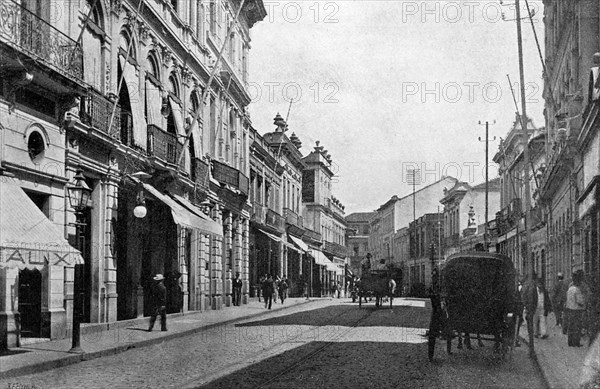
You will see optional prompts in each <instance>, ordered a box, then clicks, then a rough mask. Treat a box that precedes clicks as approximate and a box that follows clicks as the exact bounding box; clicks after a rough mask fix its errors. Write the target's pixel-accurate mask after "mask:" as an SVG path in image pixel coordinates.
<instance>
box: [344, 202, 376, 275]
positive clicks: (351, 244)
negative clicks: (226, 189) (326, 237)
mask: <svg viewBox="0 0 600 389" xmlns="http://www.w3.org/2000/svg"><path fill="white" fill-rule="evenodd" d="M376 214H377V213H376V212H355V213H351V214H350V215H348V216H346V223H348V236H347V237H346V250H347V252H348V257H349V263H348V265H349V267H350V270H351V271H352V273H353V274H356V275H358V274H360V269H361V267H360V265H361V262H362V261H363V260H364V259H365V258H366V256H367V254H368V253H369V252H370V251H369V235H370V234H371V219H372V218H373V217H374V216H375V215H376Z"/></svg>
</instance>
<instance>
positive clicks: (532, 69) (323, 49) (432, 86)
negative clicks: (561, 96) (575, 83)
mask: <svg viewBox="0 0 600 389" xmlns="http://www.w3.org/2000/svg"><path fill="white" fill-rule="evenodd" d="M503 3H504V4H502V5H501V4H500V1H432V0H430V1H400V0H395V1H383V0H368V1H363V0H353V1H337V0H336V1H314V0H299V1H271V2H269V1H265V3H264V4H265V8H266V9H267V13H268V15H267V17H266V18H265V19H264V20H263V21H262V22H259V23H257V24H256V25H255V26H254V27H253V29H252V31H251V37H252V42H251V50H250V86H249V92H250V95H251V97H252V103H251V104H250V107H249V111H250V115H251V120H252V123H253V126H254V127H255V128H256V129H257V130H258V132H259V133H261V134H264V133H266V132H270V131H273V129H274V128H275V127H274V125H273V118H274V117H275V114H276V113H278V112H279V113H280V114H281V115H282V116H283V117H284V118H286V117H287V118H288V120H287V121H288V126H289V132H288V133H287V135H288V136H289V135H291V133H292V132H294V133H295V134H296V135H297V136H298V137H299V138H300V140H301V141H302V148H301V149H300V151H301V152H302V153H303V154H304V155H307V154H308V153H309V152H310V151H311V150H313V147H314V146H315V141H317V140H318V141H320V144H321V145H322V146H324V147H325V149H326V150H328V152H329V154H331V156H332V159H333V163H334V171H335V173H336V176H335V178H334V184H333V186H332V193H333V195H334V196H335V197H337V198H338V199H340V201H341V202H342V203H343V204H344V205H345V206H346V214H347V215H348V214H350V213H353V212H367V211H372V210H375V209H377V208H378V207H379V206H380V205H382V204H383V203H385V202H386V201H387V200H388V199H389V198H390V197H392V196H393V195H398V196H404V195H407V194H409V193H411V192H412V186H411V185H409V184H408V182H407V174H406V172H407V170H408V169H411V168H415V167H416V168H419V169H420V170H421V184H420V185H419V186H418V187H422V186H425V185H428V184H431V183H432V182H434V181H436V180H438V179H440V178H441V177H442V176H443V175H450V176H454V177H456V178H458V179H460V180H461V181H465V182H468V183H469V184H472V185H474V184H479V183H481V182H485V142H484V140H485V128H486V127H485V122H486V121H487V122H489V138H490V142H489V161H490V164H489V165H488V166H489V168H488V174H489V178H490V179H492V178H494V177H497V175H498V171H497V166H496V165H495V164H493V162H492V161H491V160H492V157H493V156H494V154H495V153H496V151H497V150H498V145H499V140H500V138H501V137H506V135H507V133H508V131H509V130H510V128H511V126H512V124H513V122H514V120H515V112H516V108H515V103H514V100H513V96H512V93H511V88H510V86H509V82H508V79H507V74H508V75H509V76H510V78H511V81H512V85H513V88H514V90H515V93H516V95H517V99H518V100H517V103H518V106H519V111H520V110H521V99H520V89H519V88H520V84H519V63H518V49H517V28H516V22H515V21H514V19H515V16H516V10H515V7H514V3H512V2H511V3H510V4H509V3H508V2H506V1H504V2H503ZM521 3H522V4H521V5H522V13H521V16H522V17H525V16H526V15H527V13H526V8H525V2H524V1H521ZM529 5H530V8H531V9H533V10H534V11H535V15H534V16H533V20H534V25H535V27H536V31H537V33H538V38H539V40H540V44H541V45H542V50H543V42H544V38H543V22H542V20H543V6H542V2H541V1H529ZM502 13H504V18H505V19H507V20H506V21H504V20H502ZM511 19H512V20H511ZM522 31H523V51H524V70H525V71H524V76H525V83H524V84H525V86H526V98H525V101H526V102H527V114H528V116H529V117H531V118H533V121H534V123H535V125H536V126H543V125H544V117H543V98H542V92H543V82H542V65H541V62H540V57H539V54H538V50H537V46H536V43H535V39H534V36H533V32H532V28H531V23H530V22H529V20H524V21H523V23H522ZM290 101H292V104H291V107H290ZM288 111H289V114H288ZM479 122H481V123H482V124H479ZM494 137H495V140H494ZM479 138H481V141H480V140H479ZM418 187H417V189H418Z"/></svg>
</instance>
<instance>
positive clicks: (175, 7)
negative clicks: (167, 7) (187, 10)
mask: <svg viewBox="0 0 600 389" xmlns="http://www.w3.org/2000/svg"><path fill="white" fill-rule="evenodd" d="M178 3H179V1H178V0H171V6H172V7H173V10H174V11H175V13H177V11H178V6H179V4H178Z"/></svg>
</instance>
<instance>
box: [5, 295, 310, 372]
mask: <svg viewBox="0 0 600 389" xmlns="http://www.w3.org/2000/svg"><path fill="white" fill-rule="evenodd" d="M315 301H319V300H317V299H314V300H313V299H311V300H303V301H301V302H298V303H297V304H294V305H289V306H284V307H282V308H279V309H276V310H270V311H269V310H267V311H263V312H260V313H253V314H249V315H245V316H240V317H236V318H234V319H228V320H224V321H220V322H217V323H211V324H206V325H200V326H199V327H195V328H192V329H188V330H185V331H182V332H176V333H170V334H167V335H164V336H160V337H157V338H153V339H146V340H142V341H138V342H133V343H130V344H126V345H121V346H114V347H109V348H107V349H105V350H100V351H94V352H89V353H83V354H73V355H71V356H68V357H64V358H60V359H55V360H50V361H44V362H40V363H36V364H32V365H29V366H23V367H18V368H15V369H11V370H8V371H5V372H3V373H0V380H5V379H7V378H15V377H19V376H23V375H27V374H32V373H41V372H43V371H48V370H52V369H56V368H59V367H64V366H69V365H73V364H76V363H79V362H83V361H89V360H92V359H96V358H101V357H107V356H110V355H115V354H119V353H122V352H125V351H127V350H130V349H132V348H142V347H147V346H152V345H155V344H159V343H163V342H166V341H169V340H173V339H176V338H180V337H183V336H188V335H193V334H195V333H198V332H200V331H204V330H207V329H212V328H215V327H219V326H222V325H228V324H231V323H235V322H237V321H242V320H247V319H251V318H255V317H261V316H265V315H268V314H269V313H273V312H277V311H283V310H286V309H288V308H292V307H295V306H299V305H304V304H307V303H311V302H315Z"/></svg>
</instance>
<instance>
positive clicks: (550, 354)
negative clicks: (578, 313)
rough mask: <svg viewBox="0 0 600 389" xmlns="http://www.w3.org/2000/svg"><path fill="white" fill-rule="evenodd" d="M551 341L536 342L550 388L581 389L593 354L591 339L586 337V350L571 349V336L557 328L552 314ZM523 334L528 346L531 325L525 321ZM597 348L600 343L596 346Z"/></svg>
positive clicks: (537, 352)
mask: <svg viewBox="0 0 600 389" xmlns="http://www.w3.org/2000/svg"><path fill="white" fill-rule="evenodd" d="M547 321H548V338H546V339H538V338H535V339H534V350H535V354H536V358H535V361H536V363H537V364H538V367H539V369H540V371H541V373H542V375H543V377H544V379H545V381H546V384H547V386H548V387H549V388H552V389H554V388H556V389H568V388H579V383H580V379H581V374H582V368H583V364H584V361H585V357H586V355H587V353H588V352H589V350H590V348H589V345H588V343H589V341H588V340H589V339H588V338H587V337H583V338H582V339H581V343H582V344H583V347H569V346H568V345H567V335H563V333H562V329H561V327H558V326H556V321H555V318H554V315H553V314H552V313H551V314H550V315H548V320H547ZM519 335H520V337H521V340H522V341H523V343H524V344H523V346H522V347H527V346H528V343H527V337H528V334H527V325H526V323H525V322H524V323H523V326H522V327H521V329H520V332H519ZM596 347H597V344H596Z"/></svg>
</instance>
